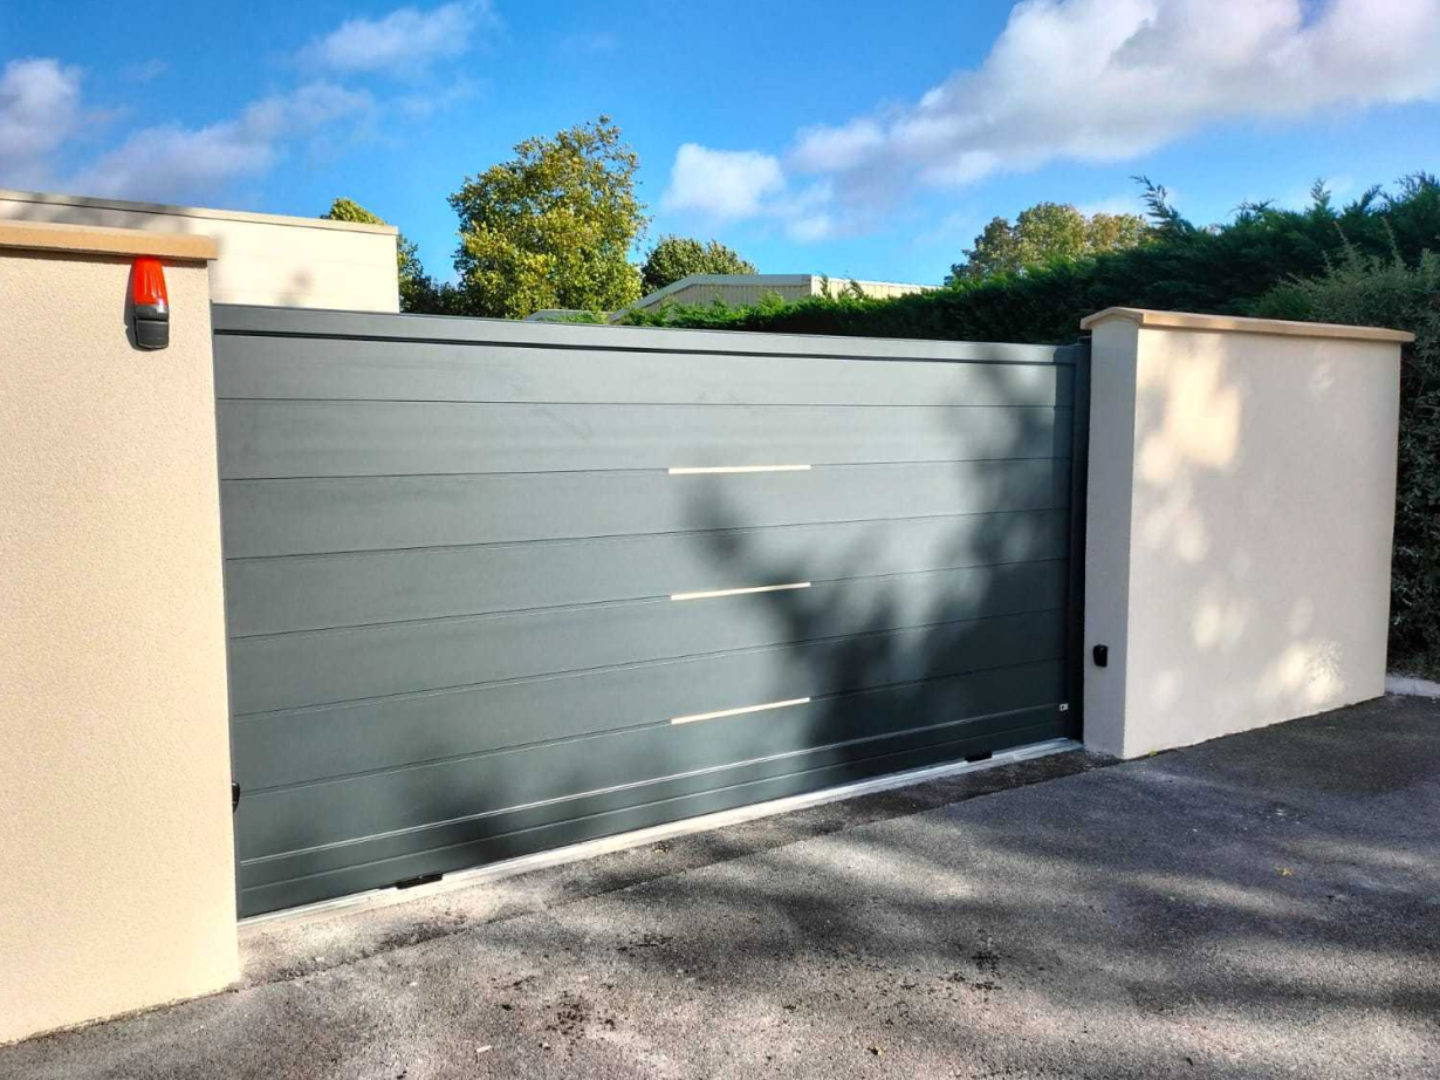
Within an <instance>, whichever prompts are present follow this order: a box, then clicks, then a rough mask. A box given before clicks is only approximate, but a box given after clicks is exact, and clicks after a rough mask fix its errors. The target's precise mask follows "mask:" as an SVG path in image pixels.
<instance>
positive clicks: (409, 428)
mask: <svg viewBox="0 0 1440 1080" xmlns="http://www.w3.org/2000/svg"><path fill="white" fill-rule="evenodd" d="M218 422H219V430H220V445H221V447H223V450H222V452H221V455H220V474H221V476H222V477H223V478H225V479H243V478H248V477H296V476H387V475H389V476H401V475H417V474H425V473H435V474H443V473H503V472H541V471H551V470H576V469H579V470H595V469H665V468H668V467H671V466H690V467H694V466H726V465H769V464H777V463H780V464H783V463H798V464H807V463H809V464H817V465H837V464H838V465H850V464H863V463H868V462H889V461H974V460H983V459H995V458H1035V457H1054V456H1064V455H1065V454H1067V453H1068V452H1069V446H1070V410H1068V409H1052V408H1044V409H1001V408H978V409H977V408H947V407H933V408H926V407H905V408H898V407H889V406H879V407H862V406H852V407H849V408H846V407H836V406H831V407H824V408H821V407H816V406H800V405H782V406H759V405H750V406H736V407H733V408H724V409H715V408H709V407H706V406H703V405H692V406H684V405H472V404H451V403H433V402H429V403H424V404H414V403H406V402H389V401H367V402H353V401H350V402H320V401H299V402H297V401H263V402H262V401H225V402H221V403H220V405H219V410H218Z"/></svg>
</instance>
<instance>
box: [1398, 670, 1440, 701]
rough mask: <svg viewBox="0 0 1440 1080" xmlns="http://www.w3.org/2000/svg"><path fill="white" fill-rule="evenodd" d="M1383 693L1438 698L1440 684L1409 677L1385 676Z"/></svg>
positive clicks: (1439, 696)
mask: <svg viewBox="0 0 1440 1080" xmlns="http://www.w3.org/2000/svg"><path fill="white" fill-rule="evenodd" d="M1385 692H1386V693H1387V694H1403V695H1404V696H1405V697H1423V698H1440V682H1432V681H1431V680H1429V679H1417V678H1413V677H1411V676H1409V675H1386V676H1385Z"/></svg>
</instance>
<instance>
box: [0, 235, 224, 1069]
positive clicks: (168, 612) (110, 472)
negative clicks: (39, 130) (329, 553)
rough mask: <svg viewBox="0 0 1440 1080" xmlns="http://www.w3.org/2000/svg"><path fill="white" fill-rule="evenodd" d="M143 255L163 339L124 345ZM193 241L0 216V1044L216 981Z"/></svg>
mask: <svg viewBox="0 0 1440 1080" xmlns="http://www.w3.org/2000/svg"><path fill="white" fill-rule="evenodd" d="M141 254H147V255H156V256H159V257H161V258H162V259H163V261H164V265H165V276H166V280H167V284H168V287H169V297H170V305H171V309H172V316H171V341H170V347H169V348H168V349H165V350H164V351H158V352H141V351H139V350H137V349H135V348H134V347H132V346H131V344H130V341H129V339H128V338H127V333H126V322H125V301H126V295H127V290H128V280H129V273H130V264H131V259H132V258H133V257H134V256H136V255H141ZM213 255H214V247H213V242H212V241H210V240H209V239H207V238H204V237H193V236H191V237H187V236H161V235H150V234H145V233H139V232H132V231H128V230H120V229H87V228H80V227H72V226H62V225H10V224H0V304H3V310H0V440H3V452H0V747H3V749H0V882H3V883H4V887H3V888H0V1042H3V1041H7V1040H13V1039H17V1038H22V1037H24V1036H27V1035H30V1034H33V1033H36V1032H40V1031H45V1030H49V1029H52V1028H57V1027H62V1026H66V1025H71V1024H76V1023H81V1022H84V1021H86V1020H91V1019H95V1018H98V1017H104V1016H110V1015H114V1014H117V1013H121V1012H126V1011H129V1010H133V1009H140V1008H144V1007H147V1006H151V1005H156V1004H159V1003H162V1002H166V1001H173V1000H176V999H179V998H185V997H191V996H194V995H197V994H203V993H207V992H209V991H213V990H217V989H219V988H221V987H223V986H224V985H226V983H228V982H230V981H231V980H232V979H234V978H235V976H236V973H237V972H236V966H237V961H236V937H235V886H234V848H233V841H232V838H231V823H230V798H229V784H230V761H229V732H228V720H227V701H226V673H225V634H224V607H223V598H222V590H221V563H220V518H219V493H218V484H217V479H216V458H215V402H214V392H213V388H212V370H211V355H210V309H209V304H210V299H209V293H208V288H207V283H206V282H207V275H206V263H207V260H208V259H210V258H212V257H213Z"/></svg>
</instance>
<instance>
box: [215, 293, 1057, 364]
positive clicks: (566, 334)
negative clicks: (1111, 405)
mask: <svg viewBox="0 0 1440 1080" xmlns="http://www.w3.org/2000/svg"><path fill="white" fill-rule="evenodd" d="M211 324H212V326H213V327H214V328H215V330H216V332H217V333H218V335H219V336H220V337H222V338H223V337H228V336H231V335H234V334H241V335H245V334H253V335H255V336H256V337H257V338H267V339H270V340H277V339H279V338H283V337H287V336H299V335H303V336H306V337H309V338H310V339H311V340H310V341H309V344H310V345H311V346H314V347H320V346H323V345H326V344H329V343H330V341H347V340H354V339H357V338H374V339H377V340H380V341H384V342H385V343H386V344H387V345H388V347H390V348H392V349H396V350H407V351H408V350H409V349H412V348H414V347H415V346H416V345H418V344H421V343H425V342H432V341H433V342H451V343H465V344H469V345H472V346H477V345H479V346H489V347H506V348H509V347H515V346H523V347H542V348H551V349H594V350H603V351H604V353H605V355H606V356H607V357H608V356H613V355H616V354H617V353H628V352H634V351H639V352H644V353H657V352H658V353H679V354H693V353H718V354H737V355H738V354H750V355H758V356H762V357H765V358H767V359H768V358H773V359H776V360H779V359H781V358H783V362H785V363H790V362H791V361H792V360H794V359H796V358H798V357H806V356H843V357H856V358H859V357H867V358H870V357H873V358H879V359H882V360H893V359H900V358H910V359H917V360H935V361H956V360H961V361H976V362H982V363H990V362H1000V363H1034V364H1053V363H1074V349H1075V346H1054V345H1015V344H1010V343H1008V342H996V341H934V340H923V339H916V338H866V337H832V336H830V335H828V334H824V335H821V334H813V335H805V334H770V333H747V332H744V331H740V332H735V331H723V330H722V331H716V330H662V329H657V328H654V327H627V326H585V325H581V324H577V323H569V324H563V323H527V322H516V321H514V320H510V319H460V318H454V317H451V316H444V315H387V314H378V313H375V314H372V313H369V312H361V311H316V310H314V309H306V308H274V307H255V306H247V305H243V304H216V305H215V306H214V308H213V310H212V314H211ZM326 339H330V340H329V341H327V340H326Z"/></svg>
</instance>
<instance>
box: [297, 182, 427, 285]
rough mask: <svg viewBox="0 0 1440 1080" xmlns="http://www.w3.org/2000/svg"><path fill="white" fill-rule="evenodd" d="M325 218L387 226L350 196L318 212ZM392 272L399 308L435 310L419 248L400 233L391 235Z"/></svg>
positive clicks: (385, 222)
mask: <svg viewBox="0 0 1440 1080" xmlns="http://www.w3.org/2000/svg"><path fill="white" fill-rule="evenodd" d="M320 216H321V217H322V218H324V219H326V220H328V221H355V222H359V223H360V224H362V225H388V224H389V222H388V221H386V220H385V219H384V218H382V217H380V216H379V215H378V214H373V213H371V212H370V211H369V210H366V209H365V207H363V206H361V205H360V204H359V203H357V202H356V201H355V200H354V199H346V198H339V199H336V200H335V201H334V202H333V203H331V204H330V209H329V210H327V211H326V212H325V213H323V214H321V215H320ZM395 262H396V271H397V273H398V275H399V278H400V310H401V311H432V310H434V309H435V306H436V304H435V297H436V294H437V289H436V287H435V283H434V282H433V281H431V280H430V277H429V275H428V274H426V273H425V267H424V266H423V265H422V264H421V262H420V254H419V249H418V248H417V247H416V245H415V242H414V241H413V240H407V239H406V238H405V234H404V233H401V234H400V235H398V236H397V237H396V238H395Z"/></svg>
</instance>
